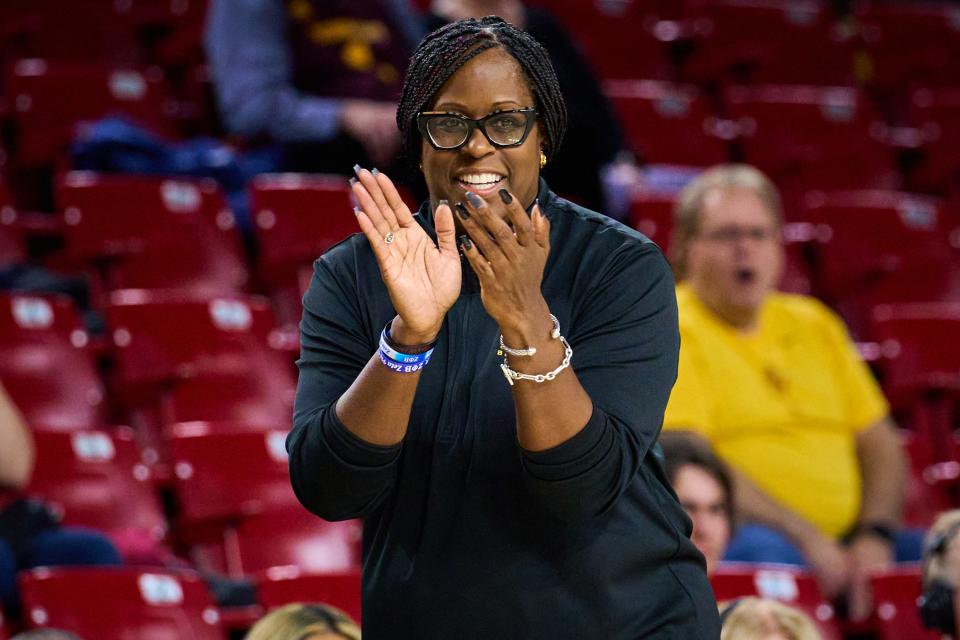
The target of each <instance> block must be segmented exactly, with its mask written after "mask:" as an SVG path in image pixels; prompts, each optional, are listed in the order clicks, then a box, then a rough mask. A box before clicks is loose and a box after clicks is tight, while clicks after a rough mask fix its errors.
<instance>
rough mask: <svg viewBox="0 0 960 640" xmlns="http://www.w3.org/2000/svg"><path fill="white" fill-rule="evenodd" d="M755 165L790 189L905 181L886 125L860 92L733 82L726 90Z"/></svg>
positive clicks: (731, 113) (879, 185)
mask: <svg viewBox="0 0 960 640" xmlns="http://www.w3.org/2000/svg"><path fill="white" fill-rule="evenodd" d="M724 101H725V103H726V107H727V111H728V115H729V116H730V117H731V118H733V119H734V120H735V121H736V122H737V128H738V130H739V135H740V140H739V143H740V145H741V147H742V149H743V153H744V156H745V158H746V161H747V162H750V163H751V164H755V165H757V166H758V167H760V169H762V170H763V171H765V172H767V173H768V174H770V177H771V178H773V180H774V182H776V183H777V186H779V187H780V188H781V189H782V190H786V191H787V192H788V193H787V194H786V195H787V196H788V197H789V195H791V193H790V192H795V191H797V190H799V189H810V188H816V189H830V188H854V187H855V188H864V187H869V188H891V187H893V186H895V185H896V184H897V182H898V174H897V171H896V167H895V166H894V156H893V154H892V152H891V150H890V149H889V148H888V147H887V146H886V145H885V143H884V138H885V136H886V131H887V128H886V125H885V124H884V123H883V122H882V120H881V119H880V118H879V117H878V116H877V115H876V114H875V112H874V110H873V108H872V107H871V106H870V104H869V103H868V102H867V101H866V99H865V98H864V97H863V95H862V94H861V93H860V92H858V91H857V90H856V89H851V88H845V87H812V86H793V87H787V86H756V87H732V88H730V89H728V90H727V91H726V92H725V93H724Z"/></svg>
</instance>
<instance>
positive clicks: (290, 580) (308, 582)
mask: <svg viewBox="0 0 960 640" xmlns="http://www.w3.org/2000/svg"><path fill="white" fill-rule="evenodd" d="M360 582H361V577H360V571H358V570H357V571H348V572H342V573H330V574H316V573H305V572H303V571H300V570H298V569H296V568H295V567H276V568H274V569H268V570H267V571H265V572H264V573H263V574H261V575H260V576H258V579H257V592H258V594H259V597H260V603H261V604H262V605H263V608H264V609H266V610H268V611H269V610H270V609H273V608H275V607H280V606H283V605H285V604H290V603H293V602H323V603H326V604H330V605H333V606H334V607H336V608H338V609H340V610H342V611H344V612H345V613H347V614H349V615H350V617H351V618H353V619H354V620H356V621H357V622H360V619H361V618H360V615H361V605H360V600H361V587H360Z"/></svg>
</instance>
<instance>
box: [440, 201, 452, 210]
mask: <svg viewBox="0 0 960 640" xmlns="http://www.w3.org/2000/svg"><path fill="white" fill-rule="evenodd" d="M443 205H447V206H448V207H449V206H450V203H449V202H447V201H446V200H438V201H437V209H439V208H440V207H442V206H443Z"/></svg>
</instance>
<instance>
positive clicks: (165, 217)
mask: <svg viewBox="0 0 960 640" xmlns="http://www.w3.org/2000/svg"><path fill="white" fill-rule="evenodd" d="M57 201H58V205H59V207H60V208H61V209H62V211H63V220H64V229H65V232H66V248H67V252H68V255H69V257H70V258H71V259H72V260H74V261H77V262H79V263H80V264H84V265H88V266H93V267H96V268H97V269H98V270H99V274H100V276H101V278H102V280H103V285H104V287H105V288H106V289H108V290H116V289H129V288H142V289H179V290H185V291H192V292H198V293H204V294H207V295H215V294H220V293H229V292H237V291H241V290H242V289H243V287H244V286H245V285H246V284H247V279H248V275H247V271H246V266H245V263H244V257H243V250H242V247H241V243H240V235H239V232H238V230H237V227H236V221H235V219H234V216H233V213H232V212H231V211H230V208H229V207H228V206H227V203H226V199H225V198H224V195H223V192H222V191H221V190H220V188H219V187H218V186H217V184H216V182H214V181H213V180H209V179H180V178H178V179H176V180H172V179H164V178H155V177H147V176H121V175H106V174H95V173H90V172H85V171H74V172H70V173H68V174H66V176H65V177H64V178H63V180H61V182H60V184H59V185H58V189H57ZM172 256H176V259H171V257H172Z"/></svg>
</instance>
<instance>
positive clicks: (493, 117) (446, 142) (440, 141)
mask: <svg viewBox="0 0 960 640" xmlns="http://www.w3.org/2000/svg"><path fill="white" fill-rule="evenodd" d="M536 120H537V110H536V109H534V108H533V107H525V108H523V109H509V110H506V111H497V112H494V113H491V114H490V115H488V116H484V117H482V118H477V119H476V120H474V119H473V118H468V117H467V116H465V115H463V114H461V113H448V112H445V111H422V112H420V113H418V114H417V128H418V129H420V135H422V136H423V138H424V139H425V140H426V141H427V142H429V143H430V146H432V147H433V148H434V149H440V150H443V151H452V150H454V149H459V148H460V147H462V146H463V145H465V144H466V143H467V140H469V139H470V136H471V135H472V134H473V130H474V129H480V131H482V132H483V135H484V136H486V138H487V140H489V141H490V144H492V145H493V146H495V147H517V146H520V145H521V144H523V143H524V141H525V140H526V139H527V136H529V135H530V131H532V130H533V123H534V122H536Z"/></svg>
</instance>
